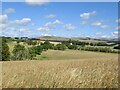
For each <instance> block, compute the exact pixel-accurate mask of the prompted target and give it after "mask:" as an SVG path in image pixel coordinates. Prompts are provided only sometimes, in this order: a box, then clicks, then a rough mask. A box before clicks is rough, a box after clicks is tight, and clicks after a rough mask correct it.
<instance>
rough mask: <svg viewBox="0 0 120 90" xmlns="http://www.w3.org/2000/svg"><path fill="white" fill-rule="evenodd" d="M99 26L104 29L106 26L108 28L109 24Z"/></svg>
mask: <svg viewBox="0 0 120 90" xmlns="http://www.w3.org/2000/svg"><path fill="white" fill-rule="evenodd" d="M101 28H104V29H106V28H110V26H108V25H102V26H101Z"/></svg>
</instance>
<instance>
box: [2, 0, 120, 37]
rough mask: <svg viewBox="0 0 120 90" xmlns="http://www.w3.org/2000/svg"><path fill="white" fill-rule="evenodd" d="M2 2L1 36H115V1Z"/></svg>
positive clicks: (116, 14) (118, 20)
mask: <svg viewBox="0 0 120 90" xmlns="http://www.w3.org/2000/svg"><path fill="white" fill-rule="evenodd" d="M28 1H30V0H26V1H25V2H3V3H2V15H0V22H1V23H0V28H1V30H2V33H1V36H9V37H41V36H61V37H91V38H116V37H118V30H119V29H120V27H119V26H118V23H120V19H118V3H117V2H37V3H35V2H28Z"/></svg>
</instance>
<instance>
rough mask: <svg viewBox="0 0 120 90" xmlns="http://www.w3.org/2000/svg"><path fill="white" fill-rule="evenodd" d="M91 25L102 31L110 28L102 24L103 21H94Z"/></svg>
mask: <svg viewBox="0 0 120 90" xmlns="http://www.w3.org/2000/svg"><path fill="white" fill-rule="evenodd" d="M91 25H93V26H97V27H101V28H103V29H106V28H110V26H109V25H105V24H104V23H103V21H95V22H93V23H92V24H91Z"/></svg>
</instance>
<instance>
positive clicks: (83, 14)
mask: <svg viewBox="0 0 120 90" xmlns="http://www.w3.org/2000/svg"><path fill="white" fill-rule="evenodd" d="M95 14H96V11H92V12H87V13H82V14H80V17H81V18H82V19H89V18H90V16H92V15H95Z"/></svg>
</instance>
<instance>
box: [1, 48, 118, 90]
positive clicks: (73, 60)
mask: <svg viewBox="0 0 120 90" xmlns="http://www.w3.org/2000/svg"><path fill="white" fill-rule="evenodd" d="M41 57H46V58H44V59H43V58H42V59H43V60H37V61H34V60H33V61H30V60H28V61H9V62H3V63H2V70H3V71H2V77H3V78H2V87H3V88H61V87H63V88H117V87H118V78H117V77H118V55H117V54H111V53H106V54H105V53H96V52H85V51H72V50H68V51H52V50H49V51H46V52H43V53H42V55H41ZM41 57H39V58H41Z"/></svg>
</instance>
